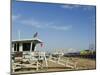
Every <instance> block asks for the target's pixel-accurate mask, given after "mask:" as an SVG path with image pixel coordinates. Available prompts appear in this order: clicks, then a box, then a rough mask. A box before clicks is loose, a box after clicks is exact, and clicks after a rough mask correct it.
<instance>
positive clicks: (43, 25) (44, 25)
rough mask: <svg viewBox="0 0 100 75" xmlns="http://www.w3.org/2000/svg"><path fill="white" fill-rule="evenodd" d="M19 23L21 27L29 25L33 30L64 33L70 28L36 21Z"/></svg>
mask: <svg viewBox="0 0 100 75" xmlns="http://www.w3.org/2000/svg"><path fill="white" fill-rule="evenodd" d="M21 23H22V24H23V25H29V26H33V27H35V28H40V29H54V30H62V31H66V30H69V29H71V28H72V26H71V25H66V26H58V25H55V24H56V23H53V22H50V23H46V22H40V21H36V20H34V19H28V20H22V21H21Z"/></svg>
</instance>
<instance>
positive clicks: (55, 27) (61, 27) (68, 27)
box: [50, 26, 72, 31]
mask: <svg viewBox="0 0 100 75" xmlns="http://www.w3.org/2000/svg"><path fill="white" fill-rule="evenodd" d="M50 28H52V29H55V30H64V31H66V30H69V29H71V28H72V26H51V27H50Z"/></svg>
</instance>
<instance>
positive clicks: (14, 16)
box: [12, 15, 21, 21]
mask: <svg viewBox="0 0 100 75" xmlns="http://www.w3.org/2000/svg"><path fill="white" fill-rule="evenodd" d="M20 17H21V16H20V15H12V20H13V21H14V20H17V19H19V18H20Z"/></svg>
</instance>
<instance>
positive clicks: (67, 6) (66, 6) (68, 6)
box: [61, 5, 73, 9]
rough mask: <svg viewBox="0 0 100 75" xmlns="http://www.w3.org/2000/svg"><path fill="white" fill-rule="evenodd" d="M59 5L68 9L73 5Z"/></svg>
mask: <svg viewBox="0 0 100 75" xmlns="http://www.w3.org/2000/svg"><path fill="white" fill-rule="evenodd" d="M61 7H62V8H68V9H72V8H73V6H71V5H61Z"/></svg>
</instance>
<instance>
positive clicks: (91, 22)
mask: <svg viewBox="0 0 100 75" xmlns="http://www.w3.org/2000/svg"><path fill="white" fill-rule="evenodd" d="M95 10H96V8H95V6H86V5H85V6H84V5H71V4H47V3H34V2H19V1H17V2H16V1H13V2H12V39H13V40H14V39H18V31H20V34H21V37H20V38H21V39H26V38H32V36H33V35H34V33H35V32H38V38H40V39H41V40H42V41H44V47H43V48H40V47H39V46H37V49H41V50H45V51H51V50H54V49H70V48H73V49H76V50H84V49H88V48H89V43H93V44H95V13H96V12H95Z"/></svg>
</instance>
